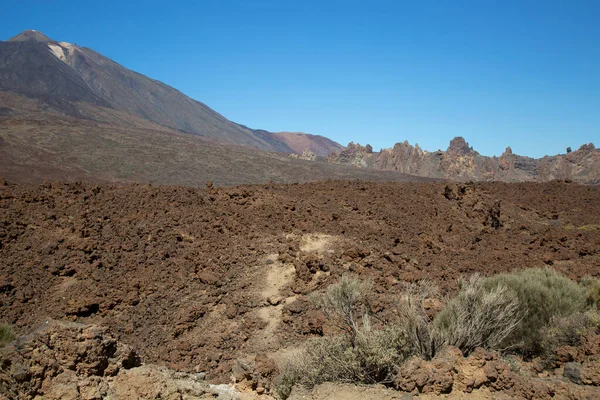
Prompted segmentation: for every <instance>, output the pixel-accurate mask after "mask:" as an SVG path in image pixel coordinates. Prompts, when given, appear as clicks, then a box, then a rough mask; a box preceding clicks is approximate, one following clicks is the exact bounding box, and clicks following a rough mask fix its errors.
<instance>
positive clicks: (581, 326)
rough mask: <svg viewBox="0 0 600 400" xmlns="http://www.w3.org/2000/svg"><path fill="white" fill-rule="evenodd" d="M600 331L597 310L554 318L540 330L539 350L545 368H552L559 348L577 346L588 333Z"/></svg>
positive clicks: (599, 316) (599, 315) (599, 318)
mask: <svg viewBox="0 0 600 400" xmlns="http://www.w3.org/2000/svg"><path fill="white" fill-rule="evenodd" d="M599 330H600V314H598V312H597V310H588V311H586V312H577V313H575V314H572V315H568V316H563V317H555V318H552V319H551V320H550V322H549V323H548V324H547V325H546V326H545V327H544V329H541V330H540V348H541V352H542V353H541V356H542V361H543V363H544V365H545V367H548V368H552V367H554V366H555V362H556V350H557V349H558V348H559V347H561V346H579V345H581V344H582V342H583V340H584V339H585V337H586V336H587V335H588V334H590V333H592V334H593V333H596V332H598V331H599Z"/></svg>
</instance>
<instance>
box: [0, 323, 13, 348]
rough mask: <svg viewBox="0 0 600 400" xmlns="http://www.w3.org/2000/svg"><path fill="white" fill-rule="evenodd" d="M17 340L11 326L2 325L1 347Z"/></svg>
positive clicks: (0, 326)
mask: <svg viewBox="0 0 600 400" xmlns="http://www.w3.org/2000/svg"><path fill="white" fill-rule="evenodd" d="M14 338H15V333H14V331H13V328H12V326H11V325H7V324H0V347H4V346H6V345H7V344H8V343H10V342H11V341H12V340H13V339H14Z"/></svg>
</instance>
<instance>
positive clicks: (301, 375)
mask: <svg viewBox="0 0 600 400" xmlns="http://www.w3.org/2000/svg"><path fill="white" fill-rule="evenodd" d="M408 348H410V345H409V340H408V338H407V337H406V335H405V333H404V331H403V330H400V329H396V328H394V327H391V328H386V329H379V330H370V329H369V330H363V329H362V328H361V330H360V332H359V334H358V335H357V336H356V341H355V343H354V344H353V343H351V341H350V339H349V336H348V335H339V336H332V337H322V338H317V339H313V340H311V341H309V342H308V343H307V345H306V347H305V349H304V350H303V351H301V352H300V353H299V354H297V355H295V356H294V357H293V358H291V359H289V360H288V361H287V362H286V363H285V364H284V365H282V366H281V367H280V374H279V376H278V377H277V379H276V380H275V384H274V387H275V393H276V394H277V396H278V397H279V398H281V399H286V398H287V397H288V396H289V395H290V393H291V390H292V388H293V387H294V385H302V386H304V387H307V388H312V387H314V386H315V385H318V384H320V383H323V382H353V383H364V384H373V383H389V382H391V381H392V379H393V377H394V374H395V368H396V366H397V365H399V364H400V363H402V362H403V361H405V360H406V359H407V358H408V357H409V356H410V352H407V350H406V349H408Z"/></svg>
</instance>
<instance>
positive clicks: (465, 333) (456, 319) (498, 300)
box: [434, 275, 524, 356]
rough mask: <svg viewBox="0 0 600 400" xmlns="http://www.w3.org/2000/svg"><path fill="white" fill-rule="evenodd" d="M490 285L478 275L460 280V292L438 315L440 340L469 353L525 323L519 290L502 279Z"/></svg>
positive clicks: (491, 344)
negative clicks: (500, 281) (516, 291)
mask: <svg viewBox="0 0 600 400" xmlns="http://www.w3.org/2000/svg"><path fill="white" fill-rule="evenodd" d="M487 286H488V287H486V285H485V280H484V279H483V278H481V277H480V276H478V275H474V276H472V277H471V278H470V279H469V280H467V281H463V282H461V284H460V292H459V293H458V295H457V296H456V297H455V298H453V299H452V300H450V301H449V302H448V303H447V304H446V306H445V307H444V308H443V310H442V311H441V312H440V313H439V314H438V315H437V316H436V317H435V319H434V328H435V335H436V336H437V337H438V341H439V342H440V344H445V345H452V346H456V347H458V348H459V349H460V350H461V351H462V353H463V354H464V355H465V356H466V355H468V354H469V353H471V352H472V351H473V350H475V349H476V348H478V347H483V348H486V349H493V348H496V347H497V346H498V345H499V344H500V343H502V342H503V341H504V340H505V339H506V338H507V337H508V336H509V335H510V334H511V333H512V332H513V331H514V330H515V329H517V327H518V326H519V325H520V324H521V322H522V320H523V316H524V311H523V310H522V309H521V307H520V303H519V298H518V297H517V295H516V293H514V292H513V291H511V290H509V289H508V288H507V287H506V286H504V285H502V284H500V283H498V284H496V285H493V286H489V285H487Z"/></svg>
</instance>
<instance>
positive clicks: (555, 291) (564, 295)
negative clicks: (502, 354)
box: [484, 268, 588, 354]
mask: <svg viewBox="0 0 600 400" xmlns="http://www.w3.org/2000/svg"><path fill="white" fill-rule="evenodd" d="M484 286H485V288H486V289H487V290H494V288H497V287H499V286H503V287H506V288H508V289H509V290H511V291H513V292H514V293H515V294H516V295H517V297H518V300H519V313H520V314H522V315H524V317H523V318H522V319H521V322H520V323H519V325H518V326H517V327H516V329H515V330H514V331H513V332H512V333H511V334H510V335H509V336H508V337H507V338H506V340H505V341H504V343H503V344H504V346H505V347H507V348H509V347H512V348H516V349H520V350H522V351H523V352H524V353H526V354H536V353H539V352H540V351H541V349H540V347H539V343H540V332H541V330H542V328H543V327H544V326H545V325H546V324H548V323H549V322H550V320H551V319H552V318H559V317H564V316H568V315H571V314H574V313H577V312H581V311H583V310H584V309H585V308H586V302H587V297H588V290H587V289H586V288H584V287H583V286H581V285H578V284H577V283H576V282H574V281H572V280H570V279H568V278H567V277H565V276H562V275H560V274H559V273H558V272H556V271H554V270H553V269H550V268H543V269H539V268H534V269H526V270H522V271H519V272H513V273H507V274H500V275H495V276H492V277H489V278H487V279H486V280H485V282H484Z"/></svg>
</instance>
